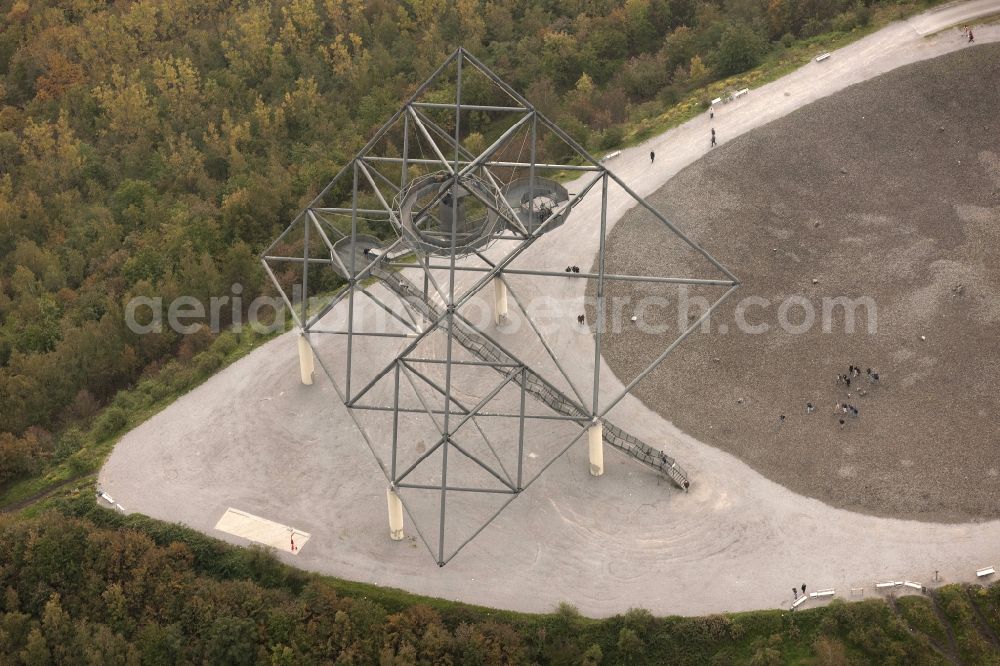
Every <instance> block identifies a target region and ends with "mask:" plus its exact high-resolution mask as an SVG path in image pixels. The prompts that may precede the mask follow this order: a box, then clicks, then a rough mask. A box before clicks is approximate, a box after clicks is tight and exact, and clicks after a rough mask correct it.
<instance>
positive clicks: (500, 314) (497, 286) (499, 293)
mask: <svg viewBox="0 0 1000 666" xmlns="http://www.w3.org/2000/svg"><path fill="white" fill-rule="evenodd" d="M505 319H507V285H505V284H504V283H503V280H501V279H500V278H499V277H495V278H493V321H495V322H496V324H497V326H499V325H500V324H502V323H503V322H504V320H505Z"/></svg>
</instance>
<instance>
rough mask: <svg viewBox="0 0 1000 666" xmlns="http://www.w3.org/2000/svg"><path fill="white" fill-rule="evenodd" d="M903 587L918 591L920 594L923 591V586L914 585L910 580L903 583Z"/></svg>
mask: <svg viewBox="0 0 1000 666" xmlns="http://www.w3.org/2000/svg"><path fill="white" fill-rule="evenodd" d="M903 585H905V586H906V587H912V588H913V589H914V590H920V591H921V592H923V590H924V586H923V585H921V584H920V583H914V582H913V581H912V580H908V581H905V582H904V583H903Z"/></svg>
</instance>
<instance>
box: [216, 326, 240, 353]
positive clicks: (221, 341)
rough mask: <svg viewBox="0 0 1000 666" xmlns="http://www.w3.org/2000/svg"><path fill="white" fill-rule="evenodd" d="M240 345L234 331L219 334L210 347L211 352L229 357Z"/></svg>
mask: <svg viewBox="0 0 1000 666" xmlns="http://www.w3.org/2000/svg"><path fill="white" fill-rule="evenodd" d="M237 345H239V339H238V338H237V337H236V334H235V333H233V332H232V331H225V332H223V333H221V334H219V337H217V338H216V339H215V341H214V342H213V343H212V346H211V347H210V349H211V351H214V352H218V353H220V354H222V355H223V356H229V355H230V354H231V353H233V350H235V349H236V347H237Z"/></svg>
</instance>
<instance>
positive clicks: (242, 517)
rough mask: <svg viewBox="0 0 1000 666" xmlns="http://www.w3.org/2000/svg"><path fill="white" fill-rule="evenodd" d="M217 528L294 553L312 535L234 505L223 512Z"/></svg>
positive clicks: (216, 525) (298, 550) (296, 552)
mask: <svg viewBox="0 0 1000 666" xmlns="http://www.w3.org/2000/svg"><path fill="white" fill-rule="evenodd" d="M215 529H217V530H219V531H221V532H225V533H226V534H231V535H233V536H237V537H242V538H244V539H247V540H249V541H253V542H254V543H259V544H262V545H264V546H270V547H271V548H274V549H276V550H280V551H288V552H289V553H291V554H292V555H298V554H299V552H300V551H301V550H302V547H303V546H305V545H306V542H308V541H309V538H310V537H311V536H312V535H311V534H309V533H308V532H303V531H302V530H297V529H295V528H294V527H289V526H288V525H282V524H281V523H276V522H274V521H273V520H268V519H267V518H261V517H260V516H255V515H253V514H252V513H247V512H246V511H240V510H239V509H234V508H232V507H229V508H228V509H226V512H225V513H224V514H222V517H221V518H219V522H217V523H216V524H215Z"/></svg>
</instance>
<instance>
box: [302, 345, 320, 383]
mask: <svg viewBox="0 0 1000 666" xmlns="http://www.w3.org/2000/svg"><path fill="white" fill-rule="evenodd" d="M315 371H316V361H315V359H314V358H313V350H312V347H310V346H309V341H308V340H306V334H305V333H300V334H299V374H300V375H301V377H302V383H303V384H305V385H306V386H312V383H313V374H314V373H315Z"/></svg>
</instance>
